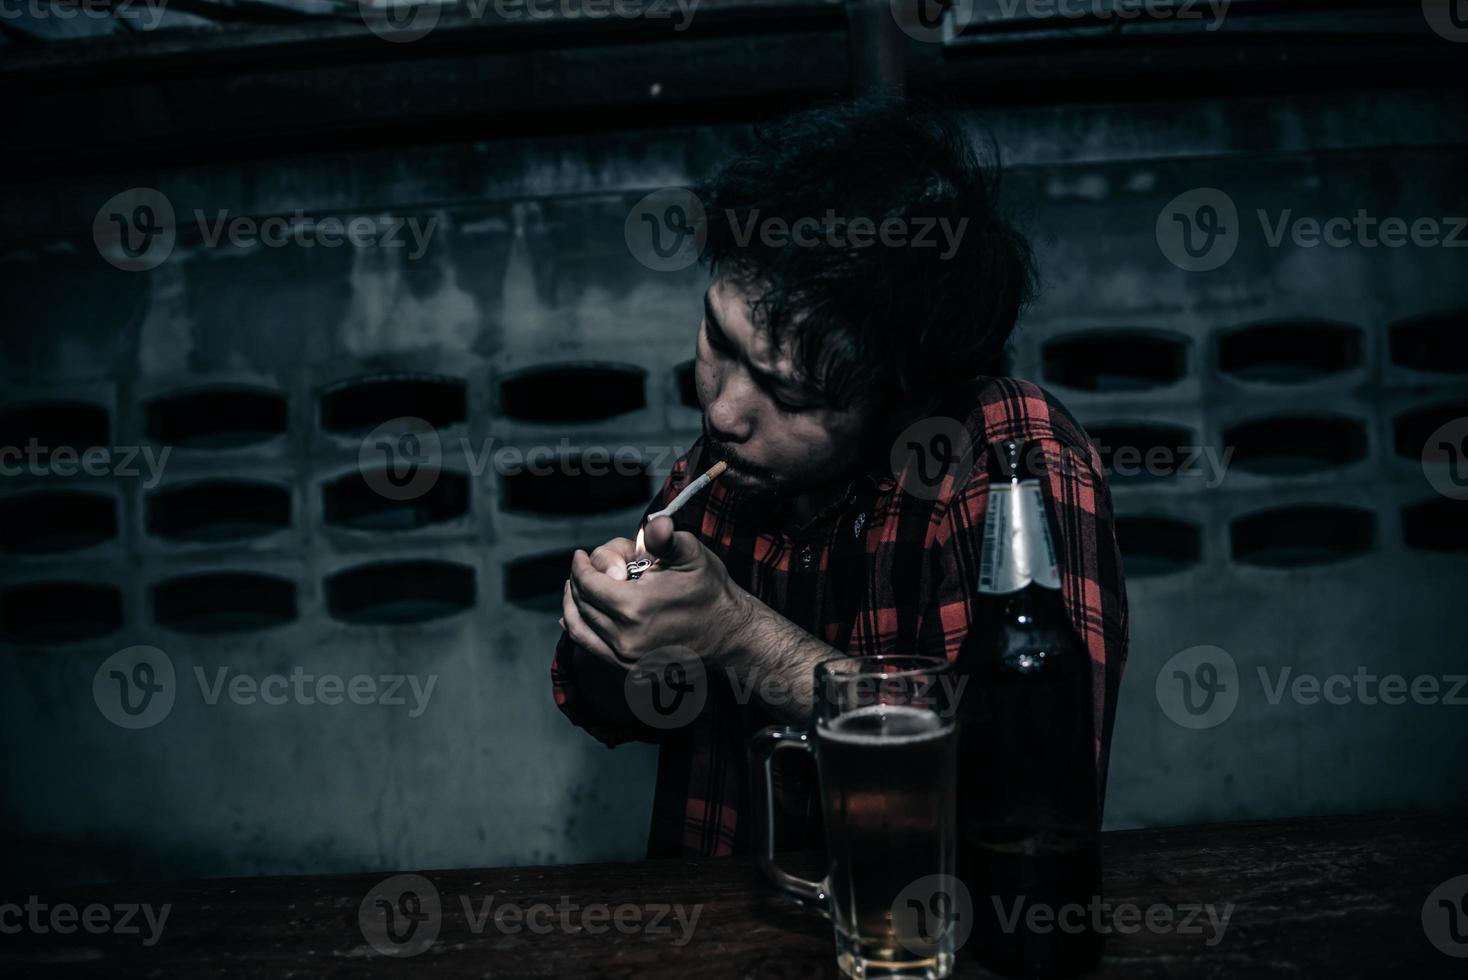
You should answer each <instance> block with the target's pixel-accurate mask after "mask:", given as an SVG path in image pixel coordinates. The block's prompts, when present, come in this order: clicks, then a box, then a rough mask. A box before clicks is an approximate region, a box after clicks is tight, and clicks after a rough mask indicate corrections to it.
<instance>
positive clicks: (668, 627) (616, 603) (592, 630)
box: [561, 517, 752, 666]
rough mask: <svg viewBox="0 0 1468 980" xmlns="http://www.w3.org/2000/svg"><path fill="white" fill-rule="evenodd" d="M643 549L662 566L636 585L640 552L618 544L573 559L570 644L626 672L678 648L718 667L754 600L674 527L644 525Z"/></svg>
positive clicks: (567, 603) (567, 613)
mask: <svg viewBox="0 0 1468 980" xmlns="http://www.w3.org/2000/svg"><path fill="white" fill-rule="evenodd" d="M644 543H645V545H646V547H647V550H648V553H649V554H651V555H652V556H653V557H655V558H657V559H658V563H657V564H656V565H654V566H653V567H652V568H651V569H649V570H648V571H647V572H645V573H644V574H643V576H642V577H641V578H640V579H637V580H635V581H632V580H629V579H628V578H627V562H629V561H631V560H632V559H633V558H636V557H637V546H636V544H635V543H634V542H632V541H630V540H628V539H627V538H615V539H613V540H611V541H608V542H607V543H606V544H604V545H602V546H601V547H600V548H597V549H596V550H595V551H593V552H592V553H591V554H589V555H588V554H586V553H585V552H584V551H577V552H576V554H575V556H574V557H573V558H572V559H571V578H570V579H569V580H567V582H566V590H565V594H564V596H563V598H562V602H561V615H562V619H563V621H564V622H565V627H566V632H567V633H569V634H570V636H571V639H573V640H575V641H576V642H577V643H579V644H581V645H582V646H584V647H585V648H586V649H587V650H588V651H590V652H591V653H593V654H596V655H598V656H600V657H602V658H603V659H609V660H612V661H615V662H619V663H621V664H622V665H623V666H629V665H630V664H632V663H634V662H636V661H637V659H638V658H640V657H643V656H645V655H647V654H649V653H652V652H653V651H654V650H658V649H660V648H662V647H670V646H681V647H687V648H689V649H691V650H694V651H695V652H697V653H698V654H699V656H701V657H702V658H703V659H704V660H705V661H706V662H710V663H712V662H716V661H717V660H718V659H719V658H720V657H721V656H723V654H724V653H725V652H726V651H727V650H728V649H729V648H730V646H731V643H732V640H733V639H734V637H735V636H736V635H737V634H738V633H739V632H740V630H741V629H742V628H743V627H744V626H745V625H746V624H747V622H748V620H749V617H750V615H751V611H752V610H751V601H750V600H751V597H750V595H749V593H747V592H745V591H744V590H743V589H741V588H740V587H739V586H738V585H736V584H735V583H734V582H733V581H731V580H730V578H729V574H728V571H727V570H726V569H725V568H724V563H723V562H721V561H720V560H719V559H718V557H717V556H716V555H715V554H714V553H713V552H711V551H709V550H708V549H707V548H706V547H704V545H703V543H702V542H701V541H699V540H698V538H696V537H694V536H693V535H692V534H690V533H688V532H687V531H675V530H674V528H673V521H672V519H671V518H668V517H659V518H656V519H654V520H653V521H652V522H650V523H649V524H648V525H647V528H646V530H645V533H644Z"/></svg>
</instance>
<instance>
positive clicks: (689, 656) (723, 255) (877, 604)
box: [552, 98, 1127, 857]
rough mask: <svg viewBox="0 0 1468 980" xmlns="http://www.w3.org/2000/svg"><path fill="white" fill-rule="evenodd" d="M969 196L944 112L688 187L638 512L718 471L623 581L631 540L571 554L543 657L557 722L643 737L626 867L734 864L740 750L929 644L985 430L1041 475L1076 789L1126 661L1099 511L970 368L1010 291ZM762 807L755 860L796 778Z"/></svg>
mask: <svg viewBox="0 0 1468 980" xmlns="http://www.w3.org/2000/svg"><path fill="white" fill-rule="evenodd" d="M994 193H995V188H994V186H993V181H992V179H991V178H990V177H989V176H988V175H987V174H986V172H985V170H984V169H983V167H982V166H981V164H980V162H979V161H978V159H977V157H976V155H975V154H974V152H973V150H972V149H971V147H970V146H969V144H968V142H967V140H966V139H965V137H964V135H963V132H962V130H961V128H960V127H959V126H958V125H957V124H956V122H955V121H954V120H952V119H951V118H950V117H948V116H946V115H944V114H942V113H940V112H937V111H934V110H931V109H927V108H924V107H921V106H917V105H914V104H912V103H909V102H906V101H903V100H900V99H895V98H883V99H879V100H871V101H865V102H859V103H854V104H846V105H841V106H835V107H826V108H821V109H816V110H812V111H808V112H805V113H802V114H799V115H797V116H795V117H793V118H791V119H789V120H787V121H785V122H783V123H781V124H780V125H778V126H777V127H773V128H766V129H764V130H763V131H761V132H760V133H758V134H757V143H756V145H755V147H754V148H753V149H752V150H751V151H750V152H748V153H747V154H746V155H745V156H743V157H741V158H740V159H737V160H735V161H734V162H733V163H731V164H729V165H728V166H727V167H726V168H725V169H724V170H723V171H722V172H720V173H719V174H718V175H717V176H716V177H715V178H714V179H713V180H712V181H711V182H709V183H708V184H707V185H706V186H705V187H703V188H701V189H700V191H699V198H700V200H701V201H702V203H703V204H704V206H705V210H706V214H707V215H708V216H709V217H708V222H707V238H706V241H705V244H704V247H703V253H702V254H703V258H704V259H705V260H706V261H707V262H708V264H709V268H710V277H711V283H710V286H709V288H708V291H707V293H706V295H705V297H704V316H703V321H702V322H701V323H700V324H699V327H698V337H697V361H696V370H695V379H696V385H697V390H698V398H699V402H700V404H701V406H702V408H703V412H704V415H703V428H704V432H703V435H702V437H700V438H699V439H698V440H697V441H696V442H695V443H694V445H693V446H692V448H691V449H690V450H689V451H688V453H686V454H685V455H684V456H683V457H682V458H681V459H680V460H679V461H678V463H677V464H676V466H675V468H674V471H673V473H672V475H671V476H670V477H669V478H668V480H667V482H666V484H665V485H664V487H663V489H662V492H661V494H660V495H659V497H658V499H657V500H655V501H654V502H653V504H652V507H650V508H649V512H650V511H651V510H655V509H660V508H661V507H662V506H663V505H664V504H666V503H667V502H668V501H669V500H670V499H671V498H672V497H673V496H674V495H676V494H677V493H678V491H679V490H680V489H682V488H683V487H684V486H686V485H687V483H688V482H689V481H690V480H691V479H693V478H695V477H697V476H698V475H699V474H700V473H701V472H703V471H704V470H705V469H706V468H707V467H708V466H709V465H711V464H712V463H713V462H714V461H717V460H723V461H725V462H727V463H728V470H727V471H726V472H725V474H724V475H723V476H722V477H721V478H720V479H719V480H717V481H715V482H714V483H713V484H712V485H711V486H710V487H709V488H707V489H706V490H704V491H701V492H700V493H699V494H698V495H697V496H696V497H694V498H693V500H692V501H691V502H690V503H689V504H688V505H687V506H685V507H684V508H683V509H681V510H680V511H678V513H677V514H676V515H675V516H674V517H673V518H671V519H670V518H667V517H660V518H658V519H656V520H654V521H652V522H651V523H650V524H648V525H647V526H646V528H645V533H646V547H647V550H648V552H649V553H650V554H651V555H653V556H656V557H657V558H658V559H659V560H658V564H657V565H655V566H654V567H653V568H652V569H651V570H650V571H648V572H646V573H645V574H643V575H642V576H641V577H640V578H639V579H635V580H632V579H629V577H628V574H627V571H626V563H627V562H628V561H629V560H631V559H633V558H634V557H637V555H638V552H637V549H636V545H635V543H634V542H633V541H632V540H629V539H625V538H619V539H616V540H613V541H609V542H607V543H606V544H604V545H602V546H601V547H599V548H597V549H595V550H594V551H592V552H591V553H590V554H587V553H586V552H583V551H578V552H576V554H575V557H574V559H573V561H572V563H571V572H570V578H569V579H568V581H567V582H566V586H565V592H564V596H563V603H562V620H561V621H562V626H563V628H564V629H565V635H564V636H563V637H562V638H561V642H560V643H559V645H558V647H557V649H556V655H555V660H554V663H553V666H552V677H553V686H554V693H555V698H556V702H557V704H558V705H559V706H560V707H561V709H562V710H563V711H564V712H565V713H566V714H567V715H568V716H569V717H570V718H571V719H572V720H573V721H575V722H576V723H577V724H579V725H581V726H582V727H584V728H586V729H587V730H588V731H589V732H591V733H592V734H593V735H595V736H596V737H597V738H599V739H600V740H602V741H603V742H605V743H606V744H607V745H613V746H614V745H616V744H618V743H620V742H623V741H627V740H629V739H640V740H647V741H655V742H658V743H659V744H660V746H661V750H660V756H659V767H658V781H657V790H656V796H655V799H654V804H653V819H652V828H651V831H650V835H649V841H648V855H649V857H660V856H678V855H715V854H728V853H738V852H747V851H748V850H749V848H750V842H751V841H752V839H753V838H752V831H751V826H750V824H751V820H752V819H753V818H752V815H751V813H750V803H749V800H748V793H749V787H750V777H749V772H748V757H747V745H748V742H749V738H750V736H751V735H752V734H753V733H754V732H756V731H758V730H759V729H760V728H762V727H764V726H765V725H769V724H775V723H784V724H793V725H797V726H805V725H807V724H808V723H809V720H810V710H811V705H812V687H813V669H814V667H815V665H816V664H817V663H819V662H820V661H822V660H825V659H829V658H831V657H835V656H839V655H841V654H842V653H843V652H845V653H849V654H872V653H883V652H900V653H921V654H928V655H933V656H946V657H948V658H950V659H951V658H952V657H953V656H954V655H955V654H956V653H957V650H958V647H959V645H960V644H961V642H962V641H963V638H964V636H965V635H966V633H967V631H968V628H969V624H970V622H971V621H972V616H973V614H974V609H975V608H976V605H977V604H976V602H975V596H974V594H973V584H974V583H975V582H976V579H977V569H978V565H979V561H980V555H981V545H982V541H981V538H982V529H983V523H984V511H985V506H986V503H987V499H988V479H987V475H986V467H985V465H984V460H985V458H986V454H987V453H988V451H989V447H990V446H991V445H992V444H994V443H995V442H997V441H1002V440H1010V439H1016V440H1021V441H1032V442H1035V443H1038V444H1039V446H1040V447H1041V448H1042V449H1043V450H1044V455H1045V456H1046V457H1047V458H1048V459H1050V460H1051V461H1052V462H1053V465H1051V466H1050V467H1049V468H1048V470H1047V475H1046V479H1045V480H1043V481H1042V483H1043V484H1044V488H1045V492H1046V494H1047V496H1048V497H1049V507H1050V510H1051V512H1052V513H1053V514H1054V515H1055V521H1056V523H1057V527H1056V532H1057V533H1058V535H1059V538H1060V540H1058V541H1057V542H1056V553H1057V557H1058V559H1059V563H1060V566H1061V572H1062V578H1063V595H1064V599H1065V602H1066V605H1067V608H1068V611H1069V613H1070V617H1071V620H1072V623H1073V625H1074V627H1075V629H1076V632H1077V635H1078V636H1079V637H1080V638H1081V640H1082V642H1083V643H1084V645H1085V646H1086V647H1087V649H1088V650H1089V652H1090V655H1091V658H1092V663H1093V674H1094V678H1095V685H1094V688H1095V699H1096V705H1097V714H1096V717H1097V718H1098V719H1099V720H1100V725H1099V730H1098V746H1097V759H1098V765H1099V766H1100V772H1101V778H1102V780H1103V785H1104V778H1105V771H1106V763H1107V751H1108V747H1109V742H1110V735H1111V728H1112V722H1113V719H1114V717H1115V704H1116V692H1117V687H1118V685H1119V683H1120V679H1121V670H1122V664H1123V662H1124V660H1125V656H1126V646H1127V620H1126V595H1125V588H1124V585H1123V580H1122V571H1121V561H1120V557H1119V555H1118V552H1117V548H1116V542H1115V537H1114V534H1113V530H1112V516H1111V502H1110V495H1109V493H1108V491H1107V487H1106V483H1105V480H1104V478H1103V476H1102V471H1101V464H1100V459H1099V457H1098V456H1097V454H1096V452H1095V450H1094V449H1093V448H1092V446H1091V444H1090V443H1089V442H1088V440H1087V438H1086V435H1085V433H1084V432H1083V431H1082V429H1081V427H1080V426H1079V425H1077V424H1076V422H1075V421H1074V420H1073V419H1072V418H1071V417H1070V415H1069V414H1068V413H1067V412H1066V411H1065V409H1064V408H1063V407H1062V406H1061V405H1060V404H1059V403H1058V402H1056V401H1055V400H1054V399H1053V398H1052V397H1050V396H1049V395H1048V394H1046V393H1045V392H1043V391H1041V390H1040V389H1039V388H1038V387H1036V386H1034V385H1032V384H1029V383H1026V382H1022V381H1018V380H1014V379H1010V378H1003V377H992V376H990V372H992V371H994V370H995V368H996V367H997V366H998V365H999V364H1000V362H1001V358H1002V354H1003V350H1004V346H1005V343H1006V341H1007V340H1008V338H1009V335H1010V333H1011V331H1012V330H1013V328H1014V325H1015V321H1016V319H1017V317H1018V315H1019V313H1020V311H1021V309H1022V307H1023V306H1024V304H1025V303H1026V301H1027V299H1028V297H1029V294H1030V291H1031V288H1032V270H1031V260H1030V255H1029V250H1028V247H1027V246H1026V244H1025V242H1024V240H1023V239H1022V238H1021V237H1020V236H1019V235H1018V234H1016V233H1015V231H1014V230H1013V229H1012V228H1011V227H1010V226H1009V225H1008V224H1007V223H1006V222H1005V221H1004V219H1003V218H1001V217H1000V216H999V214H998V213H997V211H996V204H995V200H994ZM894 445H895V446H896V447H897V451H896V452H895V453H894V451H893V449H894ZM935 467H937V469H936V470H935ZM647 658H652V659H651V662H652V663H655V664H657V665H658V666H657V667H656V668H655V669H654V675H655V676H656V672H657V671H662V670H664V669H665V668H666V670H667V671H669V673H667V675H666V676H664V677H662V678H661V679H660V680H661V681H662V682H665V683H667V684H671V685H672V686H673V687H677V686H679V683H680V679H681V685H682V686H683V687H684V688H685V689H688V690H690V691H696V693H697V695H698V698H699V699H701V700H700V701H699V707H698V710H697V714H696V716H694V717H691V718H689V719H687V721H686V723H681V724H679V725H677V726H674V727H667V726H662V725H659V724H657V723H656V719H650V718H649V717H648V715H647V713H646V711H643V712H638V711H635V710H632V708H631V707H630V701H629V698H628V693H627V692H628V691H630V690H633V689H634V688H633V686H631V685H629V684H628V683H627V681H628V672H629V671H635V670H636V667H637V664H638V663H639V661H646V660H647ZM633 676H634V677H636V676H637V674H636V673H634V675H633ZM639 680H645V678H641V679H639ZM650 722H651V723H650ZM802 765H808V764H806V763H802ZM775 798H776V801H777V805H778V811H779V814H778V815H779V824H778V825H777V841H778V842H779V846H780V847H781V848H786V847H789V848H796V847H808V846H816V845H818V843H819V841H820V820H819V816H818V810H819V800H818V797H817V795H816V790H815V786H814V781H813V779H812V778H811V773H810V772H809V771H808V770H806V769H797V770H793V771H784V772H783V775H782V777H781V778H780V779H779V780H778V783H777V786H776V787H775Z"/></svg>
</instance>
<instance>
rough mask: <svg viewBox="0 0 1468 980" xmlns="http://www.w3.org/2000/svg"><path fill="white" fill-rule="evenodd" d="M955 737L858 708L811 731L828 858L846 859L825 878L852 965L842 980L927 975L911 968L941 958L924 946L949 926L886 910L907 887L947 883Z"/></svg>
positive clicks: (923, 720)
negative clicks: (934, 879)
mask: <svg viewBox="0 0 1468 980" xmlns="http://www.w3.org/2000/svg"><path fill="white" fill-rule="evenodd" d="M953 732H954V723H953V719H952V718H944V717H941V716H939V715H938V714H935V713H934V712H932V711H927V710H922V709H919V708H912V707H905V706H902V705H872V706H870V707H864V708H858V709H857V710H855V711H853V712H851V713H848V714H842V715H837V716H836V717H835V718H832V719H831V720H830V721H829V722H828V723H826V724H821V725H817V726H816V747H815V748H816V759H817V762H818V764H819V767H820V775H821V798H822V806H823V816H824V818H825V831H826V849H827V853H828V854H831V855H849V858H848V859H847V860H833V861H832V863H831V874H830V883H831V902H832V905H833V908H832V920H833V921H834V922H835V923H836V925H837V929H838V932H840V931H843V928H844V927H845V926H846V924H848V923H849V924H850V929H849V932H848V934H847V935H846V936H845V937H843V938H844V939H845V941H846V942H845V948H844V949H842V950H841V951H840V953H844V954H847V955H848V956H849V957H850V959H851V961H852V962H851V963H849V964H848V963H847V962H839V965H840V966H841V967H842V970H843V972H845V973H847V974H849V975H855V976H860V975H861V972H862V971H858V970H857V969H855V966H856V963H855V961H856V960H857V959H860V960H862V961H864V962H863V965H864V967H865V972H873V971H877V970H881V969H888V970H891V971H893V972H899V971H902V970H909V969H911V970H913V974H912V975H924V974H926V973H927V971H926V970H920V969H914V968H918V967H921V966H922V965H924V964H925V963H927V962H928V961H930V960H937V959H939V958H941V954H939V955H938V956H929V955H923V953H924V952H926V951H925V950H924V949H923V945H924V942H925V940H926V939H927V937H930V936H932V935H933V934H934V933H935V932H937V931H938V930H939V929H941V928H943V927H945V926H946V923H940V922H930V921H926V920H924V919H922V918H911V917H900V916H894V914H893V911H894V910H893V905H894V904H895V903H897V902H898V901H900V900H902V896H903V892H904V889H907V888H908V886H909V885H911V884H912V882H913V881H915V880H917V879H919V878H922V877H924V876H927V875H941V874H945V873H947V874H951V873H952V868H951V867H950V866H949V865H948V863H947V862H948V861H951V860H952V858H951V856H950V857H948V858H946V859H945V853H947V854H949V855H951V854H952V851H951V850H950V849H951V848H952V846H953V844H952V840H953V833H954V827H953V819H954V817H953V814H954V803H955V801H954V798H953V792H954V789H953V783H954V779H953V776H954V770H953V765H954V752H955V743H954V739H953ZM922 898H923V899H930V898H932V896H929V895H924V896H922ZM930 911H934V910H928V909H925V908H924V909H919V915H921V916H926V915H928V914H929V912H930ZM936 911H937V912H939V913H941V912H942V911H944V910H942V909H938V910H936ZM906 927H915V928H914V929H913V935H904V934H903V933H902V930H903V929H904V928H906ZM840 960H841V956H840V955H839V954H838V961H840ZM932 968H933V975H942V973H943V972H946V971H944V970H942V969H938V968H937V964H936V962H934V963H933V964H932Z"/></svg>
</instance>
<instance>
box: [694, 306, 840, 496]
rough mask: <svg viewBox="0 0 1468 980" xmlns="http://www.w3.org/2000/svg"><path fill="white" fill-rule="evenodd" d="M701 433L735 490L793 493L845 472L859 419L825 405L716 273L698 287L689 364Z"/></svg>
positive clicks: (747, 307)
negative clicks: (694, 356)
mask: <svg viewBox="0 0 1468 980" xmlns="http://www.w3.org/2000/svg"><path fill="white" fill-rule="evenodd" d="M694 378H695V381H696V385H697V388H698V401H699V404H700V405H701V406H703V427H704V435H705V437H706V441H707V443H708V446H709V450H710V452H711V454H712V455H713V457H714V458H715V459H722V460H725V461H727V462H728V464H729V469H728V472H727V473H726V474H725V476H724V479H725V480H726V481H729V482H731V483H733V484H734V485H735V486H737V487H738V488H739V489H741V490H748V491H755V492H760V493H768V494H780V495H785V494H793V493H801V492H805V491H809V490H816V489H819V488H821V487H824V486H828V485H830V484H832V483H834V482H836V481H838V480H840V479H841V478H842V477H843V476H845V475H847V474H849V473H850V472H851V471H852V470H853V468H854V466H855V464H856V462H857V460H858V458H859V453H860V451H861V449H862V443H863V434H864V432H863V428H864V427H863V420H862V419H861V417H860V415H859V414H858V413H857V412H855V411H852V410H841V411H838V410H836V409H832V408H829V407H827V406H826V405H825V404H824V402H823V401H822V400H821V399H820V397H819V396H818V395H817V394H816V393H815V392H813V391H811V390H810V389H809V387H807V386H806V385H805V384H804V383H802V381H801V379H800V378H799V376H798V375H797V373H796V371H795V369H794V365H793V364H792V362H791V360H790V357H789V353H788V352H787V351H783V350H782V351H777V350H774V349H773V348H772V347H771V345H770V342H769V338H768V336H767V335H766V334H765V333H764V332H763V331H761V330H758V329H756V327H755V325H754V324H753V323H752V322H751V320H750V310H749V301H748V298H747V297H746V296H745V295H744V294H743V293H742V292H741V291H740V290H739V289H738V288H737V287H735V286H733V285H732V284H730V283H728V282H727V280H725V279H723V278H719V279H716V280H714V282H713V284H712V285H710V286H709V290H708V292H707V293H706V294H705V295H704V316H703V322H702V323H700V324H699V328H698V360H697V367H696V370H695V372H694Z"/></svg>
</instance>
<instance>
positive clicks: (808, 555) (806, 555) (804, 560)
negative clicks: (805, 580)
mask: <svg viewBox="0 0 1468 980" xmlns="http://www.w3.org/2000/svg"><path fill="white" fill-rule="evenodd" d="M815 558H816V553H815V549H814V548H812V547H811V546H810V545H806V546H805V547H804V548H801V549H800V567H801V568H809V567H810V565H811V562H813V561H815Z"/></svg>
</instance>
